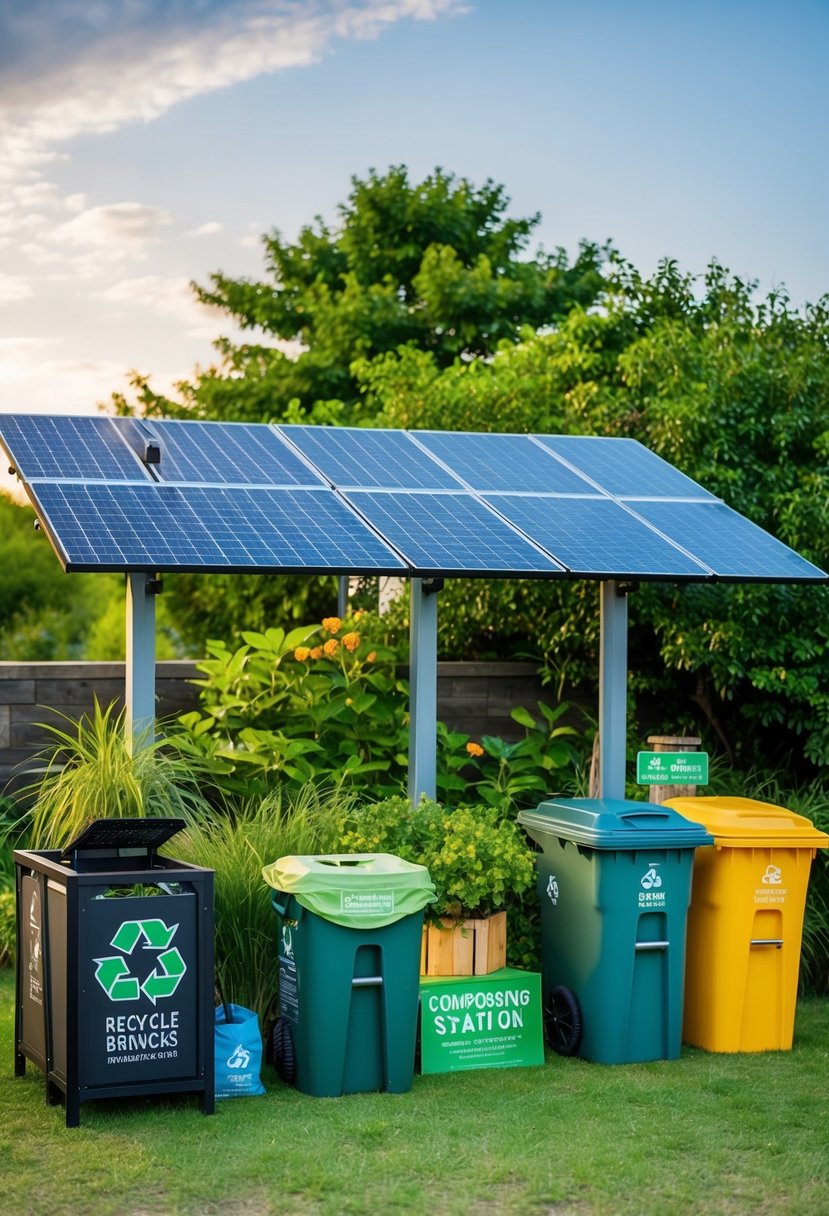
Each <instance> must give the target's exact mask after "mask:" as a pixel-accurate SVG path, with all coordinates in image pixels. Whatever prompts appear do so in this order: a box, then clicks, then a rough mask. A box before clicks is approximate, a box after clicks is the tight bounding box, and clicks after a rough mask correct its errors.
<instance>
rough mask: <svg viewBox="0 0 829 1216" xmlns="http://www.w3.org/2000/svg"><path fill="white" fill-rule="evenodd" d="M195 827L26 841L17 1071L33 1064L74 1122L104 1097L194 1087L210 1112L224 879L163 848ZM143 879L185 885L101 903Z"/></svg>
mask: <svg viewBox="0 0 829 1216" xmlns="http://www.w3.org/2000/svg"><path fill="white" fill-rule="evenodd" d="M184 826H185V825H184V821H183V820H172V819H134V820H96V822H95V823H94V824H91V825H90V827H89V828H87V829H86V830H85V831H84V832H83V833H82V835H81V836H80V837H78V839H77V840H75V841H73V843H72V844H71V845H70V846H69V847H68V848H66V849H64V850H59V849H46V850H42V851H30V850H24V849H18V850H15V853H14V860H15V870H16V889H17V918H16V932H17V962H16V987H15V1075H16V1076H18V1077H19V1076H23V1075H24V1073H25V1070H26V1060H27V1059H28V1060H30V1061H31V1062H32V1063H33V1064H36V1065H37V1066H38V1067H39V1068H40V1069H41V1070H42V1071H43V1073H44V1074H45V1080H46V1101H47V1102H48V1103H49V1104H50V1105H54V1104H56V1103H58V1102H59V1101H60V1099H61V1095H63V1097H64V1100H65V1107H66V1126H67V1127H77V1126H78V1124H79V1122H80V1105H81V1103H82V1102H86V1101H89V1100H91V1099H95V1098H125V1097H138V1096H147V1095H154V1094H180V1093H196V1094H200V1095H201V1110H202V1112H203V1113H204V1114H205V1115H208V1114H212V1113H213V1109H214V1078H213V1026H214V1012H213V1006H214V977H213V877H214V875H213V871H212V870H208V869H204V868H203V867H200V866H194V865H190V864H189V863H187V862H184V861H178V860H175V859H173V858H168V857H161V856H158V854H157V849H158V848H159V847H160V846H161V845H162V844H164V843H165V842H166V841H167V840H168V839H169V838H170V837H171V836H173V835H174V834H175V833H176V832H177V831H179V830H180V829H181V828H182V827H184ZM137 884H145V885H150V886H152V887H154V888H159V887H160V888H161V891H162V892H164V891H165V890H166V889H167V888H172V887H173V884H176V885H180V887H181V890H182V892H183V894H181V893H172V892H171V893H170V894H163V893H162V894H154V895H153V896H152V897H148V896H146V895H140V894H139V895H127V896H126V897H125V898H104V896H105V895H106V894H107V893H111V889H112V888H122V889H125V888H126V889H129V888H130V887H134V886H135V885H137ZM162 914H163V919H162ZM119 918H121V920H122V923H121V925H120V926H119V927H118V929H117V930H116V931H115V934H114V936H113V937H112V938H110V935H111V934H112V932H113V925H114V924H116V923H117V921H118V919H119ZM167 922H171V923H169V924H168V923H167ZM119 934H120V938H119ZM116 939H118V940H117V941H116ZM153 939H155V940H153ZM139 946H140V947H141V949H136V948H137V947H139ZM179 946H181V948H182V951H183V953H182V951H180V950H179ZM113 949H115V954H114V955H113V954H112V950H113ZM102 954H104V955H108V957H101V955H102ZM105 965H106V969H105ZM133 966H136V968H137V970H138V971H139V974H138V975H132V974H131V972H132V969H133ZM150 967H151V968H152V970H151V971H150V972H149V974H143V983H142V973H146V972H147V971H148V968H150ZM125 972H126V974H124V973H125ZM116 1031H118V1032H121V1031H123V1033H118V1034H116ZM110 1032H112V1033H110Z"/></svg>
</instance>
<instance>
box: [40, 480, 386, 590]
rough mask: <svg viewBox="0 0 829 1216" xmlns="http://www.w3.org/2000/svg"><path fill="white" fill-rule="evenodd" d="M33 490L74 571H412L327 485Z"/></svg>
mask: <svg viewBox="0 0 829 1216" xmlns="http://www.w3.org/2000/svg"><path fill="white" fill-rule="evenodd" d="M30 494H31V495H32V498H33V501H34V505H35V507H36V509H37V511H38V514H39V516H40V517H41V519H42V521H43V526H44V529H45V531H46V532H47V535H48V536H49V539H50V541H51V543H52V545H53V547H54V549H55V551H56V553H57V554H58V557H59V559H60V561H61V564H62V565H63V567H64V569H65V570H66V571H67V572H82V571H91V570H102V571H103V570H124V571H126V570H147V571H158V572H161V571H180V572H198V571H202V572H205V571H208V570H212V571H221V572H226V573H252V572H254V571H262V572H269V573H285V574H289V573H304V574H313V573H334V574H336V573H365V574H397V575H401V574H403V575H405V574H407V573H408V571H407V567H406V565H405V563H404V562H403V561H402V559H401V558H400V557H399V556H398V555H397V554H396V553H395V552H394V550H393V549H391V548H390V547H389V545H388V544H387V543H386V542H385V541H384V540H383V539H382V538H381V537H379V536H378V535H377V533H376V532H375V531H374V530H373V529H371V528H370V527H369V526H368V525H367V524H366V523H365V522H364V521H363V520H362V519H361V518H360V517H359V516H358V515H356V514H355V512H354V511H352V510H351V509H350V508H349V507H348V506H347V504H345V503H344V502H343V501H342V499H341V497H340V496H339V495H338V494H337V493H336V492H335V491H333V490H331V489H329V488H328V487H326V486H319V487H315V488H312V489H305V488H299V489H272V488H268V487H253V488H247V489H242V488H239V487H232V486H230V487H228V486H224V487H216V486H192V485H187V486H181V485H160V484H159V483H146V484H144V483H132V482H130V483H123V482H92V483H89V484H88V485H82V484H79V483H77V482H65V483H60V482H51V481H50V482H41V483H40V484H38V485H37V486H35V487H30ZM309 552H310V553H312V557H310V558H309V557H308V554H309Z"/></svg>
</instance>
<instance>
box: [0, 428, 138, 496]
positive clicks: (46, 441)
mask: <svg viewBox="0 0 829 1216" xmlns="http://www.w3.org/2000/svg"><path fill="white" fill-rule="evenodd" d="M2 438H3V444H4V446H5V448H6V450H7V452H8V454H9V458H10V460H11V462H12V464H13V465H14V467H15V468H16V469H17V472H18V473H19V474H20V476H21V477H22V478H23V479H24V480H25V481H33V480H37V479H38V478H41V477H59V478H60V479H61V480H63V481H67V480H69V479H71V478H74V477H78V478H84V479H86V480H109V481H112V480H118V481H129V480H140V479H143V478H147V479H149V475H148V473H147V472H146V470H145V468H144V466H143V465H142V464H141V461H140V460H139V459H138V457H137V456H136V455H135V453H134V452H133V451H132V450H131V449H130V448H129V447H128V446H127V445H126V444H125V443H124V442H123V441H122V440H121V439H120V437H119V435H118V432H117V431H116V430H115V427H114V426H113V419H111V418H103V417H101V418H96V417H94V416H89V417H77V418H75V417H70V416H68V415H64V414H8V415H6V416H5V417H4V418H3V420H2Z"/></svg>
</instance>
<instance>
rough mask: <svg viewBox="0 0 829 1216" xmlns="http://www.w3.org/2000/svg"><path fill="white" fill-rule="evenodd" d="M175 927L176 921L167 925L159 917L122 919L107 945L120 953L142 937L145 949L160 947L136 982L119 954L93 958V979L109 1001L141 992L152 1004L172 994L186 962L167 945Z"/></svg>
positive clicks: (133, 998) (128, 998)
mask: <svg viewBox="0 0 829 1216" xmlns="http://www.w3.org/2000/svg"><path fill="white" fill-rule="evenodd" d="M177 928H178V925H172V926H170V928H168V927H167V925H165V924H164V921H163V920H125V921H124V923H123V924H122V925H121V926H120V927H119V929H118V932H117V933H116V934H115V937H113V939H112V941H111V942H110V945H111V946H114V947H115V949H116V950H122V951H123V952H124V954H132V952H133V950H134V949H135V947H136V946H137V945H138V943H139V942H140V941H141V939H142V938H143V939H144V949H145V950H160V951H162V953H161V954H159V955H158V957H157V959H156V966H155V967H154V968H153V969H152V971H151V972H150V974H149V975H148V976H147V978H146V979H145V980H144V983H143V984H141V983H139V981H138V976H136V975H131V974H130V968H129V963H128V962H127V960H126V959H125V958H124V957H123V955H121V954H115V955H110V956H109V957H108V958H96V959H93V960H92V961H93V962H94V963H97V964H98V966H97V970H96V971H95V979H96V980H97V981H98V983H99V984H100V985H101V987H102V988H103V990H104V992H105V993H106V994H107V996H108V997H109V999H110V1000H111V1001H137V1000H138V998H139V997H140V996H141V993H142V992H143V993H144V995H145V996H147V997H148V998H149V1000H151V1001H152V1003H153V1004H155V1003H156V1001H157V1000H158V999H159V998H160V997H166V996H172V995H173V993H174V992H175V990H176V988H178V986H179V984H180V983H181V979H182V976H183V975H184V973H185V971H186V970H187V964H186V963H185V961H184V959H183V958H182V957H181V955H180V954H179V952H178V950H177V949H176V947H175V946H172V947H171V946H170V942H171V941H172V940H173V937H174V936H175V932H176V929H177Z"/></svg>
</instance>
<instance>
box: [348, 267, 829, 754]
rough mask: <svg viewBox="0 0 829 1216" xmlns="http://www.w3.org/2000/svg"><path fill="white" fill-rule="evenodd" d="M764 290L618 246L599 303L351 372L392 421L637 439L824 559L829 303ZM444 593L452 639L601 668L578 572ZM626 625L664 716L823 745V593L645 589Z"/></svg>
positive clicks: (784, 743)
mask: <svg viewBox="0 0 829 1216" xmlns="http://www.w3.org/2000/svg"><path fill="white" fill-rule="evenodd" d="M754 293H755V285H754V284H753V283H751V282H747V281H744V280H741V279H739V278H736V277H734V276H732V275H731V274H729V273H728V271H726V270H725V269H724V268H723V267H722V266H720V265H719V264H718V263H716V262H714V263H712V264H711V265H710V266H709V268H708V270H707V273H706V275H705V277H704V279H703V281H702V283H699V282H697V281H696V280H695V279H694V278H692V277H691V276H689V275H685V274H683V273H681V272H680V270H679V268H678V267H677V265H676V263H675V262H672V261H666V262H664V263H663V264H662V265H661V266H660V267H659V268H658V270H657V272H656V273H655V274H654V275H653V276H651V277H650V278H644V277H642V276H641V275H640V274H638V273H637V272H636V270H635V269H634V268H633V267H632V266H630V265H629V264H627V263H625V262H622V261H620V260H618V259H617V260H615V261H614V263H613V266H612V272H611V273H610V274H609V276H608V280H607V288H606V291H605V293H604V295H603V297H602V300H601V307H599V308H595V309H585V308H582V307H578V306H576V307H575V308H573V309H572V310H571V312H570V313H569V314H568V315H567V316H566V317H565V318H563V319H562V320H561V322H560V323H559V324H558V326H557V327H556V328H555V329H554V330H553V331H551V332H548V333H545V334H536V335H531V334H527V336H526V340H525V342H524V343H523V344H520V345H513V346H510V347H508V348H507V347H502V348H501V349H500V350H499V351H498V353H497V354H496V356H495V358H494V359H492V360H490V361H488V362H475V363H470V362H462V361H460V360H456V361H455V362H453V363H452V364H451V365H450V366H448V367H446V368H440V367H439V366H438V365H437V363H436V361H435V360H434V359H433V358H432V357H431V355H430V354H429V353H428V352H412V351H408V350H404V351H400V352H398V353H396V354H387V355H385V356H384V357H382V358H380V359H376V360H373V361H367V360H364V361H362V362H361V363H360V364H359V366H358V368H357V372H358V374H359V377H360V379H361V383H362V385H363V388H364V391H365V394H366V397H367V399H368V400H370V401H371V403H372V407H373V408H374V409H375V410H376V411H377V412H378V415H379V417H380V419H381V421H382V422H383V423H385V424H386V425H390V426H423V427H430V426H441V427H445V428H447V429H450V428H454V427H461V428H463V429H467V430H489V429H496V428H497V429H499V430H501V429H504V430H511V429H515V430H539V431H561V432H565V433H568V432H569V433H577V434H598V435H628V436H632V437H633V438H636V439H639V440H641V441H642V442H643V443H645V444H646V445H647V446H648V447H650V448H652V449H653V450H654V451H656V452H658V453H660V454H661V455H662V456H664V457H665V458H666V459H667V460H669V461H671V462H672V463H673V464H675V465H677V466H678V467H679V468H681V469H682V470H683V471H685V472H686V473H688V474H689V476H691V477H693V478H694V479H695V480H698V481H700V482H701V483H702V484H703V485H705V486H706V487H707V488H708V489H710V490H712V491H714V492H715V493H716V494H718V495H720V496H721V497H722V498H723V499H724V500H725V501H726V502H727V503H728V504H729V505H731V506H733V507H734V508H735V509H736V510H738V511H740V512H742V513H743V514H745V515H747V516H749V518H751V519H753V520H754V521H755V522H756V523H758V524H759V525H760V526H761V527H763V528H766V529H767V530H768V531H770V532H772V533H773V534H774V535H776V536H778V537H779V538H780V539H781V540H783V541H785V542H786V543H787V544H790V545H791V546H792V547H793V548H796V549H798V550H799V551H800V552H802V553H803V554H804V555H805V556H807V557H808V558H810V559H811V560H812V561H814V562H815V563H816V564H817V565H819V566H821V567H822V568H824V569H825V568H827V566H829V493H828V491H829V459H828V458H829V358H827V354H829V299H824V300H822V301H820V302H819V303H818V304H816V305H814V306H808V307H806V308H805V309H803V310H797V309H794V308H792V306H791V304H790V301H789V300H788V298H787V297H786V295H785V294H784V293H783V292H779V291H778V292H775V293H772V294H771V295H769V296H767V297H766V298H765V299H763V300H761V301H759V302H755V300H754ZM441 603H442V612H441V618H442V620H443V622H444V625H445V632H444V639H445V642H444V645H445V644H446V642H447V641H448V642H449V644H450V645H451V647H452V648H453V649H454V648H455V647H458V648H459V649H461V650H462V651H466V652H467V653H468V651H469V649H470V648H473V649H474V648H479V649H480V650H482V651H485V650H486V649H487V646H489V648H490V649H492V648H496V647H497V648H498V649H500V651H501V653H503V652H504V651H505V650H506V652H507V653H509V652H510V650H512V651H513V652H515V651H516V650H520V649H521V648H522V647H523V648H525V649H526V650H530V651H531V650H532V649H533V643H534V642H535V644H536V645H537V646H538V647H539V649H541V650H543V651H544V652H545V653H546V656H547V662H548V665H549V671H550V674H551V676H552V677H553V678H555V680H556V681H557V682H558V683H559V684H561V683H562V682H572V681H575V682H577V683H578V682H580V681H581V680H588V681H589V680H590V678H591V673H594V672H595V637H596V616H597V609H596V603H597V600H596V595H595V592H594V591H593V590H592V589H590V588H585V586H584V585H583V584H575V585H572V586H562V585H559V584H531V583H498V582H493V583H485V584H481V583H475V584H467V583H458V584H449V585H448V587H447V590H446V591H444V593H443V596H442V600H441ZM473 606H474V610H473ZM631 620H632V628H631V662H632V668H633V676H634V679H633V683H634V687H635V688H636V689H637V691H638V692H639V693H640V694H642V698H643V699H642V700H641V702H640V704H641V705H642V707H643V710H642V712H643V713H644V712H646V711H645V708H644V707H645V704H646V701H645V699H644V698H645V697H647V698H649V699H650V703H651V709H650V711H649V712H650V714H651V715H652V717H651V721H652V722H653V724H654V725H656V724H657V722H661V723H662V724H664V725H665V726H669V727H670V729H677V728H680V727H683V726H691V727H693V728H694V729H703V730H704V731H707V733H708V736H709V737H711V736H712V735H714V736H716V737H717V738H718V739H719V741H720V742H721V743H722V744H724V745H725V746H727V747H728V748H729V750H731V751H732V753H734V754H736V753H738V752H739V751H740V750H741V749H742V751H743V752H745V753H749V752H750V751H751V749H752V747H761V748H762V749H763V752H764V754H765V755H768V754H769V750H770V749H775V750H777V751H778V752H781V751H785V750H786V749H796V750H797V751H798V752H802V753H803V754H805V755H806V756H807V757H809V758H810V759H811V760H813V761H814V762H816V763H825V761H826V759H827V758H829V694H827V692H826V690H825V667H826V659H827V654H828V653H829V650H827V646H828V645H829V602H827V597H826V591H825V589H824V588H821V587H791V586H746V585H744V586H717V587H711V586H699V587H690V588H686V589H683V590H681V591H677V590H676V589H674V588H672V587H668V586H664V585H661V584H647V585H643V586H642V587H641V588H640V589H639V590H638V591H637V592H636V594H635V595H633V596H632V597H631ZM476 622H477V623H476ZM482 623H483V625H484V627H485V628H487V629H489V630H490V631H491V633H490V636H489V637H487V636H486V635H484V634H483V633H482V630H481V624H482Z"/></svg>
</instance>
